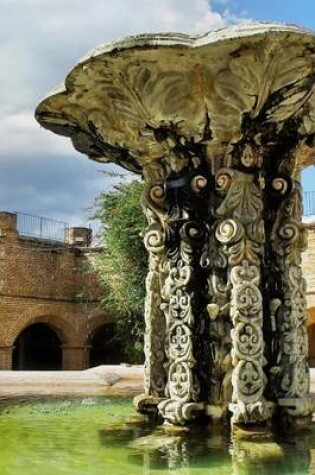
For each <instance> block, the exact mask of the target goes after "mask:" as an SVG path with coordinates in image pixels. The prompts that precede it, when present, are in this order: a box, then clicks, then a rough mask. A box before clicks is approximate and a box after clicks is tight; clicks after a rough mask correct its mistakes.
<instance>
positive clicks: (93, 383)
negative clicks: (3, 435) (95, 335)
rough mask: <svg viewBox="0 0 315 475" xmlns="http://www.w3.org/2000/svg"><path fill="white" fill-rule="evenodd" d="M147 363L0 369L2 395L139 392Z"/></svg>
mask: <svg viewBox="0 0 315 475" xmlns="http://www.w3.org/2000/svg"><path fill="white" fill-rule="evenodd" d="M141 392H143V366H127V365H117V366H111V365H108V366H105V365H104V366H97V367H95V368H90V369H88V370H85V371H0V398H6V397H14V396H28V395H30V396H34V395H39V396H48V395H52V396H54V395H58V396H72V395H135V394H139V393H141Z"/></svg>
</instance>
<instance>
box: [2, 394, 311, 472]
mask: <svg viewBox="0 0 315 475" xmlns="http://www.w3.org/2000/svg"><path fill="white" fill-rule="evenodd" d="M0 434H1V444H0V474H1V475H22V474H23V475H56V474H57V473H58V474H60V475H99V474H102V475H134V474H137V475H138V474H139V475H150V474H152V475H153V474H161V475H162V474H173V475H175V474H176V475H210V474H211V475H217V474H220V475H225V474H233V475H243V474H255V475H260V474H268V475H273V474H282V475H289V474H299V475H302V474H310V475H314V474H315V428H313V427H309V428H308V430H304V431H303V432H300V433H299V434H286V435H285V436H284V435H281V434H279V435H277V436H272V435H271V434H261V433H255V434H254V436H253V434H251V438H248V436H247V434H245V433H242V432H241V433H239V434H238V435H237V436H235V437H234V438H231V437H230V433H229V430H228V428H224V427H211V428H199V429H198V431H197V430H195V431H190V432H187V433H182V432H181V433H177V432H167V431H166V430H165V429H164V428H163V427H161V426H157V425H153V424H150V423H149V422H147V421H146V420H145V419H143V418H142V417H141V416H137V415H136V414H135V412H134V410H133V407H132V403H131V400H130V399H129V398H128V399H127V398H115V399H114V398H94V397H88V398H79V399H71V400H68V399H58V400H56V399H54V400H37V399H33V400H30V399H28V400H17V401H13V402H12V401H11V402H9V403H8V402H7V401H3V402H1V404H0Z"/></svg>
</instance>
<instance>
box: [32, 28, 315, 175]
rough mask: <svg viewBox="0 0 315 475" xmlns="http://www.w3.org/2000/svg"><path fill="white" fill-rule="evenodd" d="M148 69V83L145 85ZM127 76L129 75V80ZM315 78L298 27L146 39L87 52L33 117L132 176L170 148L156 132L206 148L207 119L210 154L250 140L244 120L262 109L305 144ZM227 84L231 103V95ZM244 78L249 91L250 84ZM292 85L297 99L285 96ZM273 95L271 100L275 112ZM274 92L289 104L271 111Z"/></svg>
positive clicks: (306, 154) (305, 35)
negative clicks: (298, 132) (167, 131)
mask: <svg viewBox="0 0 315 475" xmlns="http://www.w3.org/2000/svg"><path fill="white" fill-rule="evenodd" d="M251 38H253V41H251ZM242 40H244V42H243V41H242ZM246 41H247V42H246ZM261 45H262V47H260V46H261ZM203 47H205V48H206V49H200V51H201V53H200V55H199V53H198V55H196V56H195V55H194V54H192V53H189V50H190V51H192V50H197V49H198V48H203ZM208 47H209V48H210V49H208ZM216 48H218V49H216ZM240 48H242V50H241V49H240ZM243 50H244V54H243ZM128 51H129V52H128ZM164 51H165V53H164ZM173 51H174V56H173ZM238 51H242V52H241V53H238ZM124 52H126V53H125V54H124ZM250 55H251V56H252V58H251V59H250V58H249V56H250ZM238 57H240V60H238V59H237V58H238ZM233 58H234V59H233ZM95 59H96V60H97V61H94V60H95ZM196 59H198V60H197V61H196ZM209 59H210V60H209ZM299 61H300V64H299ZM232 62H234V63H233V65H230V63H232ZM136 63H137V64H138V70H136V68H134V69H133V70H132V72H131V73H130V74H133V75H134V76H129V69H128V67H129V66H131V65H132V67H133V66H134V65H135V64H136ZM239 63H240V64H239ZM277 63H278V64H277ZM146 68H147V74H148V75H151V79H150V78H149V79H148V81H147V82H145V81H146V80H147V79H146V76H145V74H146V73H145V69H146ZM198 68H199V70H200V72H198ZM242 68H243V70H244V68H245V70H247V72H246V74H248V77H247V78H246V77H244V78H243V79H242V76H244V72H245V70H244V71H242ZM256 70H257V71H256ZM201 71H202V72H201ZM142 73H143V74H142ZM221 73H222V74H221ZM126 74H127V76H128V77H127V76H126ZM141 74H142V76H141ZM224 74H226V77H225V78H224V77H223V75H224ZM285 74H287V76H286V77H285ZM154 75H155V77H153V76H154ZM170 75H173V84H175V82H174V81H176V77H177V78H178V79H177V81H178V82H177V83H176V87H177V89H178V90H181V91H182V98H180V97H177V98H176V91H175V89H174V87H175V86H174V85H173V86H172V84H171V79H170V81H169V82H168V83H167V76H169V77H170ZM176 75H177V76H176ZM202 75H203V77H202ZM255 75H256V77H254V76H255ZM137 76H139V77H142V79H141V80H142V84H140V83H139V81H138V83H137V86H136V87H137V88H138V89H135V90H134V91H133V92H132V91H131V89H132V88H133V87H134V84H135V83H136V81H137ZM122 77H125V79H124V80H123V81H122V80H121V78H122ZM126 77H127V80H128V81H129V79H130V78H132V81H134V84H132V85H131V83H130V84H129V85H127V83H126ZM165 78H166V79H165ZM314 78H315V33H314V32H313V31H311V30H308V29H306V28H301V27H299V26H296V25H289V24H281V23H269V22H258V23H246V24H241V25H234V26H230V27H226V28H221V29H219V30H216V31H211V32H208V33H205V34H202V35H198V36H190V35H187V34H181V33H156V34H142V35H136V36H130V37H127V38H125V39H122V40H118V41H115V42H112V43H109V44H103V45H100V46H99V47H97V48H95V49H93V50H92V51H90V52H89V53H88V54H87V55H85V56H84V57H83V58H82V59H81V60H80V61H79V62H78V63H77V64H76V65H75V66H74V68H73V69H72V70H71V71H70V72H69V74H68V75H67V76H66V78H65V82H63V83H61V84H59V85H58V86H56V87H55V88H54V89H53V90H51V91H50V92H49V93H48V95H47V96H46V97H45V98H44V99H43V100H42V101H41V102H40V104H39V105H38V106H37V109H36V112H35V117H36V119H37V120H38V122H39V123H40V124H41V125H43V126H44V127H45V128H47V129H49V130H51V131H53V132H55V133H57V134H60V135H66V136H69V137H70V138H71V140H72V141H73V144H74V147H75V148H76V149H77V150H79V151H80V152H82V153H85V154H87V155H88V156H89V157H90V158H92V159H94V160H97V161H100V162H107V161H114V162H117V163H119V164H121V165H122V166H124V167H125V168H129V166H126V163H127V162H128V163H129V164H130V169H132V170H133V171H140V169H141V168H142V166H143V165H144V164H145V163H148V161H151V160H156V159H158V160H159V159H160V158H161V157H162V155H161V153H163V150H162V148H163V147H162V146H161V144H159V143H158V141H157V140H156V139H155V138H154V137H153V135H152V134H153V133H155V132H153V131H154V130H158V129H159V128H161V127H162V128H163V127H168V126H169V125H170V124H175V127H178V129H177V132H176V133H178V136H182V137H185V140H187V141H191V143H202V141H203V138H202V133H203V130H204V127H205V121H206V120H207V119H205V115H207V114H209V117H210V118H211V136H212V139H211V143H210V142H208V145H209V147H208V152H207V153H208V156H210V155H211V156H213V157H214V156H216V155H217V154H218V153H219V154H221V155H222V153H224V151H223V152H222V150H223V149H222V147H223V148H224V147H225V146H226V144H227V143H228V142H231V143H233V141H234V143H235V137H237V136H238V137H240V134H241V133H243V132H241V130H240V128H241V120H243V119H242V117H243V116H244V114H248V115H249V116H250V117H251V118H252V119H253V120H255V119H256V118H257V117H259V114H260V113H263V112H262V111H263V108H264V107H265V105H266V107H267V109H266V107H265V109H264V110H265V112H264V114H265V118H264V122H265V124H266V123H267V122H268V121H274V122H275V123H279V124H280V123H284V121H285V120H287V119H288V118H289V117H293V116H294V117H295V116H299V117H301V120H303V127H304V129H303V130H306V132H305V133H304V132H303V134H304V136H305V137H306V135H307V136H308V137H313V136H315V93H314V89H315V88H314V81H315V79H314ZM226 79H228V82H229V84H228V87H229V88H230V90H229V91H227V94H230V96H227V95H226V93H225V90H226V87H227V83H226ZM153 80H154V81H155V84H153V83H152V81H153ZM246 80H247V82H248V84H249V85H246V84H245V83H246ZM253 80H255V81H256V80H257V81H256V82H255V81H254V82H253ZM150 81H151V83H150ZM206 81H207V84H205V83H206ZM242 81H243V83H242V84H241V82H242ZM264 82H265V83H266V84H267V86H266V84H265V85H263V83H264ZM268 82H269V86H270V87H269V86H268ZM149 83H150V84H149ZM273 83H274V84H277V85H273ZM139 84H140V86H139ZM148 84H149V86H150V88H151V89H148V87H147V86H148ZM198 84H199V85H198ZM287 85H289V89H290V88H291V89H292V92H291V90H288V89H286V88H287V87H288V86H287ZM151 86H152V87H151ZM168 87H170V88H172V87H173V90H171V89H170V90H168V89H167V88H168ZM218 87H219V88H221V90H220V91H219V92H218ZM266 87H267V89H266ZM268 87H269V90H268ZM180 88H181V89H180ZM198 88H199V89H198ZM234 88H235V93H234V92H233V89H234ZM259 88H261V90H259ZM129 89H130V91H129ZM264 90H265V92H264ZM128 91H129V92H128ZM163 91H164V92H163ZM266 91H267V92H268V91H269V92H268V94H269V96H270V97H269V99H270V100H269V102H268V104H266V102H267V98H268V96H266ZM277 91H281V94H282V97H281V98H280V102H279V101H278V102H277V101H276V103H275V105H274V104H272V103H271V100H272V97H273V96H274V95H275V94H276V93H277ZM128 94H129V97H126V95H128ZM169 94H170V96H169ZM123 95H124V96H125V98H124V99H122V96H123ZM184 95H185V97H184ZM168 97H169V99H167V98H168ZM255 97H256V98H257V102H258V103H259V104H258V105H257V104H255ZM142 98H143V99H144V100H143V101H142ZM177 99H178V101H181V103H179V102H178V104H179V107H177V106H176V105H174V104H175V102H176V100H177ZM117 101H118V102H117ZM128 101H129V105H127V103H128ZM154 101H155V102H154ZM220 101H221V103H222V104H221V103H220ZM234 101H235V104H233V102H234ZM263 101H264V102H265V105H264V103H263ZM185 104H186V105H185ZM277 104H278V105H277ZM295 104H297V105H295ZM308 104H309V105H308ZM305 105H307V108H305V107H304V106H305ZM258 106H259V107H260V110H258ZM233 107H234V110H233ZM140 108H142V111H140ZM290 108H291V109H290ZM285 109H286V111H285ZM290 110H291V111H292V113H291V112H290ZM128 111H129V112H128ZM279 111H280V113H279ZM104 114H105V116H106V115H107V116H108V117H107V118H106V117H105V116H104ZM290 114H291V115H290ZM305 114H306V115H307V117H306V120H305V121H304V116H305ZM136 115H137V117H136ZM302 116H303V118H302ZM125 120H127V122H126V123H125V122H124V121H125ZM185 122H186V125H185ZM263 127H264V125H263ZM313 129H314V130H313ZM150 134H151V136H150ZM305 134H306V135H305ZM313 142H314V140H313V139H312V140H311V141H306V142H305V145H303V147H304V148H303V153H301V157H302V155H303V158H301V160H300V159H299V163H300V164H301V166H302V167H304V166H307V165H308V164H310V163H314V161H315V147H314V143H313ZM221 152H222V153H221ZM209 154H210V155H209ZM149 157H150V158H149ZM132 162H134V164H132ZM136 162H137V165H136Z"/></svg>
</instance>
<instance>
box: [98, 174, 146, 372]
mask: <svg viewBox="0 0 315 475" xmlns="http://www.w3.org/2000/svg"><path fill="white" fill-rule="evenodd" d="M142 191H143V184H142V183H141V182H139V181H136V180H134V181H132V182H131V183H120V184H119V185H116V186H115V187H114V190H113V191H110V192H105V193H102V194H101V195H100V197H99V198H98V200H97V211H96V213H95V216H96V218H98V219H99V220H100V221H101V224H102V226H101V236H100V237H101V242H102V244H103V246H104V251H103V252H102V253H101V254H99V255H98V257H97V258H96V266H97V270H98V272H99V274H100V279H101V284H102V285H103V287H104V298H103V299H102V305H103V306H104V307H106V309H109V310H110V311H111V312H114V313H115V315H116V316H117V335H118V339H119V342H120V344H121V345H122V347H123V349H124V352H125V355H126V358H127V359H128V361H129V362H131V363H137V362H140V361H142V360H143V333H144V298H145V277H146V274H147V253H146V250H145V247H144V244H143V239H142V237H141V234H142V233H143V230H144V228H145V217H144V215H143V213H142V210H141V204H140V200H141V195H142Z"/></svg>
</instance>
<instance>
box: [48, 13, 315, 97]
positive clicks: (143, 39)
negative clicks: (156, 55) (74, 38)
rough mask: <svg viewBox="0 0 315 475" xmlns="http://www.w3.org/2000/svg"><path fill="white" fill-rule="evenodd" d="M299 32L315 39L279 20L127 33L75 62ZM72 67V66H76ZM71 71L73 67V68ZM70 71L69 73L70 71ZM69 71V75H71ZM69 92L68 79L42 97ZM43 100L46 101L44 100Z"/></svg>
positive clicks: (307, 32)
mask: <svg viewBox="0 0 315 475" xmlns="http://www.w3.org/2000/svg"><path fill="white" fill-rule="evenodd" d="M269 32H272V33H280V34H281V33H296V34H299V35H308V36H311V37H314V38H315V32H314V31H312V30H310V29H308V28H304V27H300V26H299V25H295V24H288V23H277V22H271V23H270V22H267V21H266V22H263V21H262V22H245V23H243V24H240V25H233V26H227V27H223V28H219V29H217V30H213V31H209V32H206V33H201V34H199V35H196V36H192V35H188V34H186V33H177V32H175V33H173V32H169V33H166V32H161V33H142V34H140V35H131V36H126V37H125V38H122V39H118V40H116V41H112V42H110V43H103V44H101V45H99V46H97V47H96V48H93V49H92V50H90V51H89V52H88V53H86V54H85V55H84V56H82V58H80V59H79V61H78V63H77V64H76V65H75V67H74V68H76V67H77V66H79V65H83V64H84V63H87V62H88V61H89V60H90V59H92V58H95V57H97V56H101V55H103V54H106V53H112V52H114V51H117V50H119V51H123V50H126V49H132V48H139V47H146V46H161V47H163V46H165V47H172V46H183V47H187V48H200V47H201V46H206V45H210V44H213V43H219V42H222V41H229V40H233V39H237V38H243V37H248V36H259V35H263V34H266V33H269ZM74 68H73V69H74ZM71 71H72V70H71ZM71 71H70V72H71ZM70 72H69V74H70ZM62 92H66V88H65V82H64V81H62V82H61V83H59V84H57V85H56V86H55V87H54V88H53V89H51V90H50V91H49V92H48V93H47V94H46V96H45V97H44V99H43V100H45V99H47V98H48V97H50V96H53V95H55V94H60V93H62ZM42 102H43V101H42Z"/></svg>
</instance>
